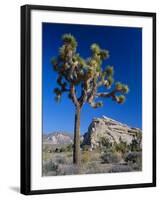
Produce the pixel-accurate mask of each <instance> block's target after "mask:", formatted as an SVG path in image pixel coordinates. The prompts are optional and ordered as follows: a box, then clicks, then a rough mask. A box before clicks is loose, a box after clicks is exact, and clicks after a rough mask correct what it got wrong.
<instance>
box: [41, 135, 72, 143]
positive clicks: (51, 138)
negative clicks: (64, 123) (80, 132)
mask: <svg viewBox="0 0 160 200" xmlns="http://www.w3.org/2000/svg"><path fill="white" fill-rule="evenodd" d="M71 143H73V139H72V136H71V135H70V134H66V133H63V132H53V133H51V134H48V135H43V144H54V145H59V144H61V145H62V144H71Z"/></svg>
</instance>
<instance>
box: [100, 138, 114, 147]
mask: <svg viewBox="0 0 160 200" xmlns="http://www.w3.org/2000/svg"><path fill="white" fill-rule="evenodd" d="M100 143H101V145H102V146H103V147H105V148H106V149H110V148H111V147H112V143H110V142H109V139H108V138H106V137H101V139H100Z"/></svg>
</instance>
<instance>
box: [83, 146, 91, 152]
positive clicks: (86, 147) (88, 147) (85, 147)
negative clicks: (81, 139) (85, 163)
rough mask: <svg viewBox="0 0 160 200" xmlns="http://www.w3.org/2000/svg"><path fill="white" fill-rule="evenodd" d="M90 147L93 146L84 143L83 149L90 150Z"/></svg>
mask: <svg viewBox="0 0 160 200" xmlns="http://www.w3.org/2000/svg"><path fill="white" fill-rule="evenodd" d="M90 148H91V147H90V145H83V146H82V150H83V151H89V149H90Z"/></svg>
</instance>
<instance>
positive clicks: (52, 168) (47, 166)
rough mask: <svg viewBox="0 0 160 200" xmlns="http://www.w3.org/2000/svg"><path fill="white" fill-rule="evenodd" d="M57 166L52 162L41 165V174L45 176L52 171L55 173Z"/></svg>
mask: <svg viewBox="0 0 160 200" xmlns="http://www.w3.org/2000/svg"><path fill="white" fill-rule="evenodd" d="M57 170H58V165H57V164H56V163H54V162H53V161H52V160H50V161H48V162H44V163H43V174H44V175H46V174H47V173H48V172H50V171H53V172H55V173H56V172H57Z"/></svg>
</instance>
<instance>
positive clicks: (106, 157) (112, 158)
mask: <svg viewBox="0 0 160 200" xmlns="http://www.w3.org/2000/svg"><path fill="white" fill-rule="evenodd" d="M101 159H102V160H103V163H119V162H120V161H121V160H122V156H121V154H120V153H116V152H115V153H112V152H109V153H105V154H103V155H102V156H101Z"/></svg>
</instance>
